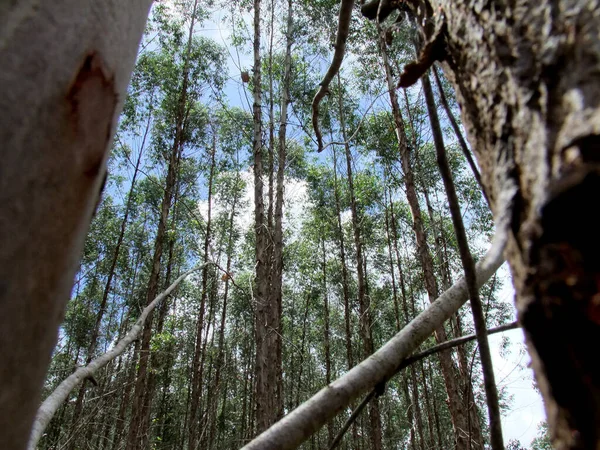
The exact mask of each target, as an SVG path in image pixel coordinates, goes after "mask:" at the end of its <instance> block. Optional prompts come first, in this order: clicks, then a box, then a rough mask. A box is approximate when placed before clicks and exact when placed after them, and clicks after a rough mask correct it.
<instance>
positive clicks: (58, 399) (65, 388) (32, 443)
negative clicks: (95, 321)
mask: <svg viewBox="0 0 600 450" xmlns="http://www.w3.org/2000/svg"><path fill="white" fill-rule="evenodd" d="M207 264H212V263H211V262H209V263H206V264H202V265H201V266H198V267H195V268H193V269H191V270H188V271H187V272H185V273H184V274H182V275H181V276H180V277H179V278H177V279H176V280H175V281H174V282H173V283H172V284H171V285H170V286H169V287H168V288H167V289H166V290H165V291H164V292H162V293H161V294H159V295H158V296H157V297H156V298H155V299H154V300H152V302H150V303H149V304H148V306H146V307H145V308H144V310H143V311H142V314H141V315H140V317H139V318H138V320H137V321H136V322H135V324H134V325H133V327H132V328H131V330H129V333H127V334H126V335H125V337H124V338H123V339H121V340H120V341H119V342H118V343H117V344H116V345H115V346H114V347H113V348H112V349H111V350H109V351H108V352H106V353H104V354H103V355H101V356H99V357H98V358H96V359H94V360H93V361H92V362H91V363H89V364H88V365H87V366H85V367H80V368H78V369H77V370H76V371H75V372H73V373H72V374H71V375H70V376H69V377H67V378H66V379H65V380H63V381H62V383H60V384H59V385H58V387H57V388H56V389H54V391H53V392H52V393H51V394H50V395H49V396H48V397H47V398H46V400H44V402H43V403H42V405H41V406H40V407H39V409H38V411H37V414H36V417H35V421H34V423H33V429H32V431H31V437H30V439H29V446H28V448H29V450H35V448H36V447H37V444H38V442H39V440H40V439H41V437H42V434H43V433H44V430H45V429H46V427H47V426H48V424H49V423H50V420H52V417H54V414H56V411H57V410H58V408H60V405H62V404H63V402H64V401H65V400H66V399H67V397H68V396H69V394H70V393H71V391H72V390H73V389H75V387H76V386H77V385H78V384H79V383H81V382H82V381H83V380H85V379H86V378H91V377H93V375H94V374H95V373H96V372H97V371H98V370H99V369H101V368H102V367H104V366H106V365H107V364H108V363H109V362H111V361H112V360H114V359H115V358H116V357H117V356H119V355H121V354H122V353H123V352H124V351H125V349H126V348H127V347H128V346H129V345H130V344H131V343H132V342H134V341H135V340H136V339H137V338H138V336H139V334H140V333H141V331H142V328H143V327H144V323H145V322H146V319H147V318H148V315H149V314H150V313H151V312H152V311H153V310H154V308H156V306H157V305H158V304H159V303H160V302H161V301H162V300H164V299H165V298H166V297H167V296H168V295H169V294H171V292H173V290H174V289H175V288H176V287H177V285H179V283H181V282H182V281H183V280H184V279H185V278H186V277H187V276H188V275H190V274H192V273H193V272H196V271H198V270H200V269H202V268H203V267H204V266H205V265H207Z"/></svg>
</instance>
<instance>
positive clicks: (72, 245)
mask: <svg viewBox="0 0 600 450" xmlns="http://www.w3.org/2000/svg"><path fill="white" fill-rule="evenodd" d="M150 4H151V2H150V1H149V0H134V1H132V2H128V3H127V5H123V4H122V2H119V1H116V0H106V1H103V2H94V1H90V0H80V1H73V0H57V1H55V2H51V3H48V2H45V3H44V2H42V3H40V2H3V3H2V4H1V5H0V60H2V61H5V62H6V64H3V68H2V70H1V71H0V86H2V89H1V90H0V111H2V113H1V118H0V148H1V149H2V150H1V151H2V164H1V165H0V205H1V206H0V330H1V331H0V354H2V364H1V365H0V430H2V446H3V448H10V449H14V450H20V449H23V448H25V445H26V443H27V439H28V436H29V430H30V427H31V424H32V421H33V418H34V415H35V411H36V408H37V407H38V405H39V401H40V391H41V387H42V383H43V380H44V376H45V373H46V369H47V366H48V363H49V361H50V354H51V352H52V348H53V347H54V344H55V343H56V338H57V330H58V326H59V324H60V322H61V320H62V318H63V313H64V307H65V304H66V301H67V300H68V297H69V291H70V289H71V286H72V283H73V277H74V274H75V270H76V268H77V262H78V259H79V257H80V254H81V249H82V247H83V241H84V238H85V235H86V232H87V230H88V225H89V222H90V219H91V217H92V212H93V209H94V205H95V204H96V201H97V198H98V191H99V189H100V185H101V182H102V179H103V177H104V174H105V161H106V155H107V153H108V149H109V148H110V145H111V142H112V137H113V133H114V130H115V125H116V121H117V118H118V116H119V113H120V112H121V108H122V103H123V99H124V98H125V90H126V88H127V83H128V82H129V77H130V75H131V71H132V69H133V64H134V61H135V56H136V50H137V46H138V44H139V41H140V38H141V36H142V32H143V30H144V25H145V22H146V16H147V13H148V9H149V7H150ZM49 43H54V45H49Z"/></svg>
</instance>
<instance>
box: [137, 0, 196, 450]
mask: <svg viewBox="0 0 600 450" xmlns="http://www.w3.org/2000/svg"><path fill="white" fill-rule="evenodd" d="M197 7H198V0H195V1H194V5H193V8H192V14H191V18H190V26H189V31H188V41H187V47H186V53H185V56H184V57H185V61H184V66H183V73H182V86H181V94H180V96H179V103H178V105H177V115H176V117H175V121H176V122H175V137H174V139H173V146H172V149H171V152H170V155H169V165H168V169H167V178H166V181H165V192H164V195H163V199H162V203H161V211H160V218H159V222H158V229H157V232H156V238H155V243H154V256H153V258H152V266H151V267H152V268H151V272H150V279H149V281H148V290H147V296H146V302H147V303H146V304H149V303H150V302H151V301H152V300H153V299H154V298H155V297H156V295H157V294H158V284H159V277H160V270H161V257H162V253H163V244H164V240H165V235H166V231H167V220H168V216H169V211H170V209H171V202H172V200H173V193H174V188H175V185H176V183H177V172H178V161H179V158H180V156H181V154H182V152H183V146H184V136H183V131H184V126H185V115H186V114H185V111H186V103H187V98H188V84H189V73H190V57H191V50H192V39H193V30H194V25H195V23H196V22H195V20H196V10H197ZM152 316H153V313H150V316H149V317H148V320H147V322H146V325H145V326H144V330H143V332H142V344H141V348H140V360H139V364H138V366H139V367H138V374H137V380H136V385H135V394H134V400H133V407H132V412H131V422H130V428H129V434H128V437H127V445H126V449H127V450H141V449H144V448H146V447H147V443H148V437H149V436H148V430H145V429H143V428H142V425H143V424H145V423H148V422H149V420H148V417H149V414H150V411H149V408H144V403H147V402H145V398H146V388H147V382H148V362H149V357H150V338H151V337H152Z"/></svg>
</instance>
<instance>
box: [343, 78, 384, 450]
mask: <svg viewBox="0 0 600 450" xmlns="http://www.w3.org/2000/svg"><path fill="white" fill-rule="evenodd" d="M338 85H339V86H340V87H341V81H340V76H339V74H338ZM338 106H339V116H340V128H341V132H342V138H343V140H344V150H345V154H346V171H347V175H348V192H349V194H350V212H351V218H352V232H353V236H354V247H355V250H356V276H357V283H358V307H359V312H360V320H359V327H360V335H361V338H362V341H363V357H364V358H366V357H368V356H369V355H371V354H372V353H373V340H372V338H371V308H370V300H369V296H368V295H367V293H366V289H367V287H366V283H367V281H366V274H365V272H366V271H365V269H364V262H365V259H364V256H363V246H362V241H361V230H360V224H359V223H360V218H359V217H358V206H357V202H356V194H355V192H354V177H353V174H352V155H351V154H350V145H349V144H348V138H347V136H346V123H345V119H344V105H343V101H342V91H340V93H339V103H338ZM369 418H370V420H371V430H370V432H371V442H372V443H373V448H374V449H375V450H381V416H380V414H379V405H378V402H377V399H374V401H373V402H372V403H371V405H370V409H369Z"/></svg>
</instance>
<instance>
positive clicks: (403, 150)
mask: <svg viewBox="0 0 600 450" xmlns="http://www.w3.org/2000/svg"><path fill="white" fill-rule="evenodd" d="M379 44H380V45H379V46H380V50H381V55H382V59H383V66H384V70H385V77H386V80H387V83H388V89H389V97H390V102H391V104H392V115H393V118H394V126H395V131H396V137H397V139H398V149H399V151H400V160H401V163H402V170H403V172H404V185H405V189H406V197H407V199H408V203H409V207H410V210H411V214H412V218H413V229H414V231H415V234H416V238H417V254H418V256H419V260H420V262H421V266H422V268H423V272H424V278H425V287H426V290H427V294H428V297H429V301H430V302H433V301H435V299H436V298H437V296H438V287H437V281H436V279H435V274H434V266H433V259H432V257H431V253H430V251H429V246H428V245H427V239H426V236H425V227H424V226H423V221H422V215H421V206H420V205H419V199H418V197H417V191H416V187H415V180H414V174H413V171H412V166H411V161H410V149H409V147H408V144H407V139H406V135H405V131H404V120H403V119H402V114H401V112H400V107H399V103H398V98H397V95H396V86H395V85H394V82H393V79H392V73H391V68H390V65H389V62H388V56H387V50H386V48H385V42H384V40H383V37H380V39H379ZM435 337H436V340H437V341H438V342H444V341H446V340H447V336H446V331H445V330H444V328H443V327H438V328H437V329H436V331H435ZM439 358H440V363H441V367H442V374H443V376H444V383H445V385H446V391H447V393H448V407H449V409H450V416H451V418H452V424H453V427H454V435H455V440H456V446H457V449H458V450H463V449H464V450H467V449H481V448H483V438H482V437H481V436H477V435H472V434H473V433H469V432H468V431H467V430H469V425H468V422H469V420H468V417H467V414H466V411H465V410H464V408H463V404H462V403H463V402H462V400H461V395H460V390H459V387H458V372H457V370H456V367H455V366H454V362H453V360H452V354H451V352H450V351H444V352H441V353H440V354H439ZM473 431H476V430H473Z"/></svg>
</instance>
